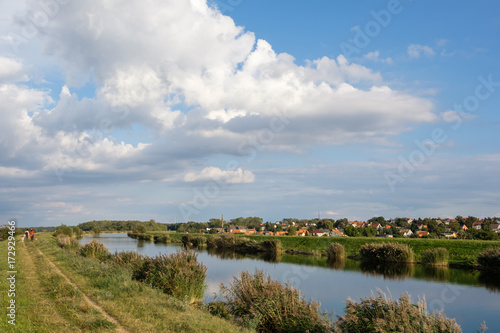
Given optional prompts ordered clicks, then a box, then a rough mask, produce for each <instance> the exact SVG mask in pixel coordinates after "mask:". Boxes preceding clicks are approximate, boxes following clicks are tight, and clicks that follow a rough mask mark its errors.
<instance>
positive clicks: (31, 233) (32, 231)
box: [30, 229, 35, 241]
mask: <svg viewBox="0 0 500 333" xmlns="http://www.w3.org/2000/svg"><path fill="white" fill-rule="evenodd" d="M30 237H31V241H33V239H34V238H35V231H34V230H33V229H31V231H30Z"/></svg>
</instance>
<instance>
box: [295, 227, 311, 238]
mask: <svg viewBox="0 0 500 333" xmlns="http://www.w3.org/2000/svg"><path fill="white" fill-rule="evenodd" d="M308 233H309V232H308V231H307V229H306V228H302V229H299V230H297V236H307V234H308Z"/></svg>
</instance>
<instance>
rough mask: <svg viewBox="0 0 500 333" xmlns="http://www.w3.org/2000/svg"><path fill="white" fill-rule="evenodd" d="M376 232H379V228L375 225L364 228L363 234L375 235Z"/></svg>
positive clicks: (367, 235)
mask: <svg viewBox="0 0 500 333" xmlns="http://www.w3.org/2000/svg"><path fill="white" fill-rule="evenodd" d="M376 234H377V229H375V228H373V227H366V228H363V236H366V237H375V235H376Z"/></svg>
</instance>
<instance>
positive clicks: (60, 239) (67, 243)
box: [56, 234, 80, 250]
mask: <svg viewBox="0 0 500 333" xmlns="http://www.w3.org/2000/svg"><path fill="white" fill-rule="evenodd" d="M56 241H57V244H59V246H60V247H62V248H63V249H68V250H76V249H78V247H79V246H80V243H78V241H77V240H76V239H74V238H72V237H69V236H67V235H65V234H59V235H57V236H56Z"/></svg>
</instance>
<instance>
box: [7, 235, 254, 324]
mask: <svg viewBox="0 0 500 333" xmlns="http://www.w3.org/2000/svg"><path fill="white" fill-rule="evenodd" d="M37 237H38V238H39V240H38V241H35V242H34V243H33V244H28V245H30V246H32V247H33V251H30V253H31V255H33V254H36V252H35V251H34V250H35V248H34V247H35V246H36V247H39V248H40V249H41V250H42V251H43V252H44V253H45V255H46V256H47V258H49V259H50V260H51V261H52V262H54V263H55V264H56V265H57V266H58V267H59V268H60V269H61V271H63V273H64V274H66V275H67V276H68V277H69V278H70V279H71V281H72V282H73V283H75V284H76V285H78V287H79V288H80V290H81V291H82V292H83V293H85V294H86V295H88V296H89V297H90V298H91V299H92V300H93V301H95V302H96V303H98V304H99V305H100V306H101V307H102V308H103V309H104V310H105V311H106V312H107V313H109V314H110V315H112V316H113V317H115V318H116V319H117V320H118V321H119V322H120V323H121V324H122V325H123V326H124V327H125V328H126V329H128V330H129V331H131V332H241V331H246V330H245V329H242V328H240V327H237V326H236V325H234V324H232V323H230V322H229V321H227V320H223V319H221V318H217V317H214V316H212V315H210V314H209V313H208V311H206V310H203V309H199V308H197V307H195V306H190V305H188V303H187V302H184V301H179V300H177V299H175V298H173V297H171V296H168V295H166V294H164V293H163V292H161V291H159V290H156V289H154V288H151V287H149V286H148V285H146V284H144V283H141V282H138V281H133V280H132V279H131V266H130V265H128V264H124V262H133V261H134V260H136V259H137V258H136V256H135V255H133V254H127V255H124V256H122V257H121V258H120V259H116V258H115V259H113V256H111V259H108V260H105V261H102V262H101V261H98V260H96V259H94V258H88V257H83V256H80V255H78V254H76V253H72V252H70V251H67V250H65V249H62V248H60V247H59V246H58V244H57V242H56V240H55V238H54V237H52V236H51V235H50V234H47V233H38V234H37ZM4 244H5V242H2V243H1V245H2V247H3V246H4ZM2 249H3V248H2ZM3 253H4V252H3V250H2V254H3ZM21 255H23V254H22V253H21ZM24 258H26V257H24ZM33 258H34V260H36V262H35V263H36V264H37V267H36V270H30V269H29V267H27V266H26V265H27V264H26V263H22V262H21V263H20V273H19V275H18V276H19V278H20V280H19V282H18V284H17V286H16V287H17V288H18V291H19V293H18V296H17V297H16V298H17V299H18V300H19V304H20V305H19V308H18V315H19V317H18V318H19V322H18V324H19V325H16V330H15V331H16V332H35V331H37V332H61V331H67V332H90V331H92V332H93V331H97V332H99V331H106V330H113V328H112V325H110V323H108V322H107V321H105V319H104V318H103V317H102V316H101V315H100V314H96V313H94V312H95V311H94V309H93V308H92V309H91V308H88V307H85V305H84V304H81V303H79V301H78V300H79V299H80V297H81V295H80V294H79V292H78V291H77V290H75V289H74V288H70V287H71V286H69V287H68V285H65V282H64V281H63V280H61V279H60V277H57V276H55V275H53V274H52V273H51V272H52V270H51V269H50V266H49V265H48V263H47V262H46V261H44V260H42V259H41V258H40V257H38V256H34V257H33ZM0 262H2V261H0ZM117 262H118V263H117ZM2 264H3V263H2ZM2 264H0V265H2ZM0 267H2V268H4V267H3V266H0ZM38 270H39V271H38ZM2 272H5V270H4V269H2ZM22 272H24V273H22ZM27 272H29V273H30V274H32V276H31V277H32V279H35V280H36V281H38V283H34V282H33V281H32V280H30V281H29V282H26V281H23V280H22V278H23V274H26V273H27ZM49 273H50V274H49ZM5 281H6V280H5V279H3V276H2V281H1V282H0V283H1V286H2V287H4V285H5ZM52 288H54V289H52ZM2 290H3V289H2ZM51 290H52V291H51ZM54 290H55V291H54ZM2 302H3V304H5V297H2ZM77 315H78V316H77ZM85 316H90V317H88V318H87V317H85ZM100 316H101V317H100ZM23 321H24V322H23ZM5 324H6V323H5V322H4V321H1V323H0V331H2V332H4V331H5V332H9V330H8V329H10V328H9V327H6V325H5Z"/></svg>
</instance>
